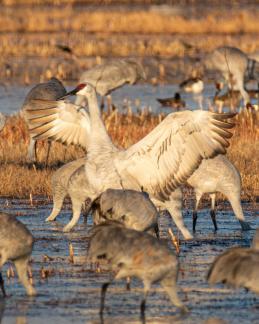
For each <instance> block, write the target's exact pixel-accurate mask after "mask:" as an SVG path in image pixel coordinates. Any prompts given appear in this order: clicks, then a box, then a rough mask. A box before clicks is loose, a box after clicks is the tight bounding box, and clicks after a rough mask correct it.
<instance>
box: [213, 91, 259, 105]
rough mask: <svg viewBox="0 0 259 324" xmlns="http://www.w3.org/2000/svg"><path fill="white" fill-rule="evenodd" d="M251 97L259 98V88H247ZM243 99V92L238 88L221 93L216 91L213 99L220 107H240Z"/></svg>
mask: <svg viewBox="0 0 259 324" xmlns="http://www.w3.org/2000/svg"><path fill="white" fill-rule="evenodd" d="M247 93H248V95H249V98H257V99H258V98H259V90H247ZM241 100H242V96H241V93H240V92H239V91H237V90H228V91H227V92H225V93H223V94H220V93H219V91H216V94H215V96H214V98H213V101H214V102H215V104H216V105H218V106H219V107H220V109H221V110H222V107H238V106H239V104H240V101H241Z"/></svg>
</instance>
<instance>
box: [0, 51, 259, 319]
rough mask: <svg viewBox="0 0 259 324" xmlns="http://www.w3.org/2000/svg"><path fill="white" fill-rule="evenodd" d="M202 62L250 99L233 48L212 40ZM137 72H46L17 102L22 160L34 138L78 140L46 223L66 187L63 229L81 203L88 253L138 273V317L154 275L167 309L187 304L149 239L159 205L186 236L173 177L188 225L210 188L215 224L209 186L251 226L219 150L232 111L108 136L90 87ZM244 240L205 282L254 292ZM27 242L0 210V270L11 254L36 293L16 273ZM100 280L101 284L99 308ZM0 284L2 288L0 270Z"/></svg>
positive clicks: (98, 89)
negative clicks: (77, 154)
mask: <svg viewBox="0 0 259 324" xmlns="http://www.w3.org/2000/svg"><path fill="white" fill-rule="evenodd" d="M204 64H205V65H206V66H207V68H214V69H217V70H219V71H220V72H221V73H222V75H223V77H224V78H225V80H226V82H227V83H228V86H229V87H231V88H233V89H237V90H238V91H240V93H241V95H242V97H243V99H244V103H245V104H246V105H250V100H249V96H248V94H247V92H246V90H245V87H244V82H245V79H246V75H247V74H248V77H249V78H251V76H252V66H253V67H254V66H255V64H252V65H251V63H250V59H249V58H248V57H247V56H246V55H245V54H244V53H242V52H241V51H240V50H239V49H237V48H230V47H223V48H219V49H216V50H215V51H213V52H212V53H211V54H210V55H208V57H206V59H205V61H204ZM145 78H146V75H145V71H144V68H143V67H142V66H141V65H140V64H139V63H137V62H135V61H133V60H129V59H127V60H114V61H112V62H109V63H107V64H104V65H100V66H97V67H94V68H93V69H91V70H88V71H87V72H85V73H83V74H82V76H81V78H80V83H79V85H78V86H77V87H76V88H75V89H74V90H72V91H70V92H67V91H66V89H65V87H64V86H63V84H62V83H61V82H60V81H59V80H58V79H56V78H52V79H51V80H49V81H48V82H46V83H40V84H38V85H36V86H35V87H34V88H32V89H31V91H30V92H29V93H28V95H27V97H26V99H25V101H24V104H23V107H22V111H23V116H24V118H25V121H26V123H27V125H28V129H29V133H30V144H29V151H28V157H29V159H30V160H31V161H35V160H36V143H37V141H38V140H42V139H46V140H48V141H49V147H50V144H51V141H59V142H61V143H64V144H66V145H69V144H75V145H80V146H82V147H83V148H85V150H86V151H87V155H86V157H84V158H81V159H78V160H76V161H72V162H70V163H68V164H66V165H64V166H63V167H61V168H60V169H59V170H57V171H56V172H55V173H54V175H53V177H52V190H53V210H52V212H51V214H50V215H49V217H47V219H46V221H54V220H55V219H56V217H57V216H58V214H59V212H60V210H61V208H62V204H63V201H64V198H65V197H66V196H67V195H68V196H70V198H71V201H72V210H73V216H72V219H71V220H70V222H69V223H68V224H67V225H66V226H65V227H64V229H63V230H64V232H69V231H71V230H72V229H73V228H74V227H75V225H76V224H77V222H78V220H79V217H80V214H81V210H82V209H83V212H84V213H85V215H89V213H90V211H92V216H93V223H94V227H93V229H92V230H91V238H90V244H89V251H88V256H89V259H90V260H92V261H93V262H99V261H100V260H106V261H107V263H108V265H109V266H110V268H111V270H113V271H114V272H115V276H114V280H116V279H121V278H128V277H133V276H136V277H138V278H139V279H141V280H142V281H143V284H144V295H143V299H142V301H141V306H140V309H141V318H142V320H143V321H144V318H145V303H146V298H147V295H148V292H149V290H150V287H151V285H152V283H155V282H159V283H160V284H161V285H162V287H163V288H164V290H165V292H166V293H167V295H168V296H169V298H170V300H171V302H172V303H173V304H174V305H175V306H176V307H178V308H179V309H180V310H181V311H182V312H186V311H187V308H186V307H185V306H184V305H183V303H182V302H181V300H180V299H179V298H178V296H177V284H176V282H177V274H178V267H179V265H178V260H177V257H176V256H175V254H174V253H173V252H172V250H171V249H169V248H168V247H167V246H166V245H164V243H162V242H161V241H160V240H159V228H158V218H159V212H158V210H163V209H164V210H167V211H168V212H169V213H170V215H171V216H172V219H173V220H174V222H175V224H176V226H177V227H178V229H179V230H180V232H181V233H182V235H183V237H184V238H185V239H191V238H193V236H192V234H191V233H190V231H189V230H188V229H187V227H186V226H185V225H184V222H183V217H182V191H181V185H183V184H185V183H186V182H188V184H189V185H191V186H192V187H193V188H194V190H195V194H196V206H195V209H194V211H193V231H195V228H196V221H197V210H198V205H199V201H200V199H201V197H202V195H203V194H204V193H209V194H210V196H211V200H212V204H211V218H212V221H213V224H214V228H215V230H217V222H216V216H215V197H216V196H215V195H216V192H221V193H223V194H224V195H225V196H226V197H227V198H228V200H229V201H230V203H231V205H232V208H233V210H234V213H235V216H236V218H237V219H238V220H239V222H240V225H241V227H242V230H249V229H251V228H250V225H249V224H248V223H247V222H246V221H245V218H244V214H243V211H242V207H241V202H240V191H241V179H240V174H239V172H238V170H237V169H236V168H235V167H234V165H233V164H232V163H231V162H230V161H229V160H228V159H227V157H226V156H225V155H224V154H225V153H226V149H227V147H228V146H229V142H228V139H229V138H230V137H231V136H232V133H231V132H230V131H229V129H231V128H232V127H233V126H234V123H233V121H232V120H231V119H232V118H233V117H234V115H235V114H233V113H225V114H220V113H214V112H209V111H202V110H196V111H189V110H185V111H181V112H175V113H171V114H169V115H168V116H167V117H166V118H165V119H164V120H163V121H162V122H161V123H160V124H159V125H158V126H157V127H156V128H155V129H153V130H152V131H151V132H150V133H149V134H148V135H147V136H146V137H144V138H143V139H142V140H140V141H139V142H138V143H136V144H134V145H132V146H131V147H129V148H128V149H126V150H122V149H119V148H117V147H116V146H115V145H114V144H113V143H112V140H111V138H110V137H109V135H108V133H107V130H106V128H105V125H104V122H103V120H102V117H101V113H100V107H99V106H98V102H97V95H96V93H98V94H100V95H101V96H106V95H107V94H109V93H110V92H111V91H113V90H115V89H116V88H118V87H120V86H122V85H124V84H125V83H130V84H134V83H135V82H137V81H138V80H139V79H145ZM193 81H194V80H193ZM193 84H195V86H194V89H196V90H195V91H200V89H201V88H203V83H202V82H201V80H198V79H197V80H196V82H193ZM187 86H189V87H190V84H188V82H184V83H182V84H181V87H187ZM197 89H198V90H197ZM186 91H188V90H186ZM71 95H76V96H77V97H76V100H75V103H72V102H71V101H68V100H67V98H68V97H69V96H71ZM48 151H49V150H48ZM149 232H150V233H149ZM254 242H255V243H254V244H253V246H252V247H251V248H233V249H230V250H229V251H227V252H225V253H223V254H222V255H221V256H219V257H218V258H217V259H216V260H215V262H214V264H213V265H212V266H211V269H210V270H209V274H208V281H209V282H210V283H217V282H223V283H226V284H230V285H232V286H235V287H246V288H247V289H250V290H252V291H255V292H257V293H259V276H258V270H257V269H258V265H259V246H258V242H259V232H258V233H257V235H256V236H255V241H254ZM32 247H33V237H32V235H31V233H30V232H29V231H28V229H27V228H26V227H25V225H23V224H22V223H21V222H19V221H18V220H17V219H16V218H15V217H14V216H12V215H8V214H5V213H1V215H0V269H1V267H2V265H3V264H4V263H5V262H6V261H7V260H11V261H13V262H14V263H15V266H16V268H17V273H18V276H19V279H20V281H21V282H22V284H23V285H24V287H25V289H26V291H27V294H28V295H35V294H36V291H35V289H34V287H33V286H32V285H31V284H30V282H29V280H28V278H27V274H26V267H27V263H28V259H29V257H30V255H31V253H32ZM110 283H111V282H107V283H105V284H104V285H103V286H102V290H101V306H100V314H101V316H102V314H103V310H104V301H105V294H106V291H107V288H108V286H109V284H110ZM0 286H1V289H2V292H3V295H4V296H5V295H6V292H5V288H4V281H3V278H2V276H1V274H0Z"/></svg>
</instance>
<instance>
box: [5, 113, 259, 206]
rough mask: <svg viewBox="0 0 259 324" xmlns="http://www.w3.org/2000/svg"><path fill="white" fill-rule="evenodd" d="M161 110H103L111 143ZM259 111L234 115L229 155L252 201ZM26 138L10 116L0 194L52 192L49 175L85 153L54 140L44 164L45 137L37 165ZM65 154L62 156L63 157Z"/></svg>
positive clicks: (138, 133) (134, 136)
mask: <svg viewBox="0 0 259 324" xmlns="http://www.w3.org/2000/svg"><path fill="white" fill-rule="evenodd" d="M163 118H164V115H163V114H160V115H153V114H150V113H148V112H147V111H144V112H141V113H138V114H132V113H131V112H130V111H129V112H128V113H127V114H120V113H118V112H117V111H116V110H115V111H113V112H110V113H107V112H105V113H103V119H104V120H105V124H106V127H107V129H108V132H109V134H110V136H111V138H112V140H113V141H114V143H115V144H116V145H118V146H120V147H124V148H126V147H128V146H130V145H132V144H134V143H135V142H137V141H139V140H140V139H141V138H143V137H144V136H145V135H146V134H148V133H149V132H150V131H151V130H152V129H153V128H154V127H155V126H156V125H157V124H158V123H159V122H161V120H162V119H163ZM258 118H259V113H258V112H250V111H246V110H244V111H243V112H242V113H240V114H239V115H237V117H236V127H235V128H234V135H233V138H232V139H231V145H230V148H229V150H228V156H229V158H230V160H231V161H232V162H233V164H234V165H235V166H236V167H237V168H238V170H239V171H240V173H241V176H242V181H243V192H242V198H245V199H249V200H250V201H255V199H256V197H258V196H259V190H258V189H259V188H258V183H259V181H258V174H259V165H258V160H259V147H258V146H259V144H258V139H259V131H258ZM28 142H29V136H28V132H27V130H26V125H25V123H24V120H23V119H22V117H20V116H18V115H17V116H13V117H9V118H8V120H7V125H6V126H5V128H4V129H3V131H2V133H1V134H0V163H1V173H0V196H9V197H19V198H28V197H29V196H30V195H32V196H35V195H44V196H49V197H50V196H51V185H50V179H51V175H52V174H53V172H54V171H55V170H56V169H57V168H58V167H59V166H61V165H62V164H63V163H66V162H68V161H71V160H73V159H77V158H79V157H82V156H84V154H85V153H84V151H83V150H82V149H81V148H79V147H75V146H70V147H68V148H67V150H66V147H65V146H63V145H62V144H60V143H53V147H52V149H51V153H50V160H49V166H48V167H47V168H45V167H44V161H45V158H46V148H47V143H46V141H45V142H44V141H40V142H39V144H38V155H39V166H38V167H37V168H36V167H35V166H34V165H29V164H28V163H27V162H26V160H27V158H26V155H27V147H28ZM64 156H65V158H64Z"/></svg>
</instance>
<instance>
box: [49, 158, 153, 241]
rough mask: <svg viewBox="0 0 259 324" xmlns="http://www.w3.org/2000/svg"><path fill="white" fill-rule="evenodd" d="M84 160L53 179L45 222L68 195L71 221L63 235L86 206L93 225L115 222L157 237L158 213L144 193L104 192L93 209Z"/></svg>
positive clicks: (64, 167) (55, 212)
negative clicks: (70, 203)
mask: <svg viewBox="0 0 259 324" xmlns="http://www.w3.org/2000/svg"><path fill="white" fill-rule="evenodd" d="M85 162H86V159H85V158H82V159H78V160H76V161H72V162H70V163H67V164H66V165H64V166H62V167H61V168H60V169H58V170H57V171H56V172H55V173H54V174H53V176H52V179H51V184H52V192H53V209H52V212H51V214H50V215H49V217H47V218H46V221H47V222H48V221H54V220H55V219H56V217H57V216H58V214H59V212H60V210H61V208H62V204H63V201H64V199H65V197H66V196H67V195H68V196H69V197H70V198H71V202H72V210H73V217H72V219H71V220H70V222H69V223H68V224H67V225H66V226H65V227H64V229H63V231H64V232H69V231H70V230H71V229H72V228H73V227H74V226H75V225H76V224H77V222H78V220H79V217H80V213H81V209H82V207H85V202H87V206H88V208H87V209H86V210H85V213H87V212H89V210H90V207H91V208H92V209H93V210H94V213H93V214H94V223H95V224H99V223H100V222H102V221H105V220H107V219H108V220H117V221H121V222H122V223H124V225H125V226H126V227H129V228H133V229H136V230H140V231H146V230H149V229H151V228H152V229H154V231H155V233H156V235H157V236H159V231H158V224H157V219H158V212H157V209H156V208H155V206H154V205H153V203H152V202H151V200H150V199H149V198H148V195H147V194H146V193H142V192H138V191H134V190H113V189H108V190H106V191H105V192H104V193H103V194H102V195H101V196H100V197H99V198H98V199H96V200H95V202H94V206H91V205H92V204H91V201H89V200H88V196H89V190H88V183H87V180H86V173H85V168H84V164H85Z"/></svg>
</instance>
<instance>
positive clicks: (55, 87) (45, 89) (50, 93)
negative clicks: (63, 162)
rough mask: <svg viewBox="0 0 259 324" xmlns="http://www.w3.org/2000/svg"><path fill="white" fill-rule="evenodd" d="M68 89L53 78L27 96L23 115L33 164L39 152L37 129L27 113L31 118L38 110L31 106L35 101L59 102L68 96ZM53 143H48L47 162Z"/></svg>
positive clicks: (38, 85)
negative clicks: (35, 131) (34, 130)
mask: <svg viewBox="0 0 259 324" xmlns="http://www.w3.org/2000/svg"><path fill="white" fill-rule="evenodd" d="M66 92H67V91H66V89H65V88H64V86H63V84H62V83H61V82H60V81H59V80H58V79H56V78H51V79H50V80H49V81H48V82H45V83H39V84H37V85H36V86H35V87H33V88H32V89H31V90H30V91H29V93H28V94H27V96H26V98H25V100H24V103H23V105H22V114H23V117H24V119H25V122H26V124H27V126H28V129H29V134H30V143H29V149H28V159H29V161H31V162H34V161H37V152H36V142H37V140H35V139H34V135H35V134H34V132H33V129H32V128H33V127H35V123H33V127H32V125H31V123H30V119H29V116H28V114H27V111H30V114H29V115H30V116H31V115H32V114H33V111H32V110H33V109H37V107H35V106H34V105H32V104H31V102H32V100H34V99H43V100H57V99H58V98H60V97H62V96H64V95H65V94H66ZM41 139H48V140H49V139H50V138H48V136H42V137H41ZM50 145H51V142H50V141H49V142H48V153H47V158H46V161H48V156H49V151H50Z"/></svg>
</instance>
